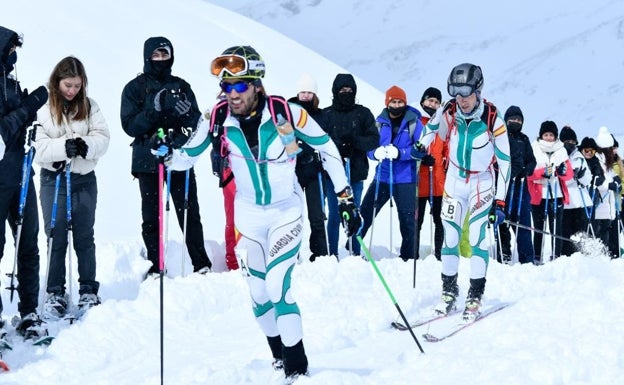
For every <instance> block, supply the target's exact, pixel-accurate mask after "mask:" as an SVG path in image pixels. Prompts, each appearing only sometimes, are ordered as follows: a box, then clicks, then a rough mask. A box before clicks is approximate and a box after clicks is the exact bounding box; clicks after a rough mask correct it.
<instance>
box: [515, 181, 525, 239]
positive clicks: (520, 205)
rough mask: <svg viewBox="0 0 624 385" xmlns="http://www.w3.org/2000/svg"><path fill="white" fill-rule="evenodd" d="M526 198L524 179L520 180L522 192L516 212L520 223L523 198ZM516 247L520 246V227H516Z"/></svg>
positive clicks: (519, 193) (519, 195)
mask: <svg viewBox="0 0 624 385" xmlns="http://www.w3.org/2000/svg"><path fill="white" fill-rule="evenodd" d="M523 197H524V178H521V179H520V191H519V192H518V210H517V211H516V220H517V221H518V222H520V214H521V213H522V198H523ZM515 233H516V245H517V244H518V239H517V237H518V226H516V231H515Z"/></svg>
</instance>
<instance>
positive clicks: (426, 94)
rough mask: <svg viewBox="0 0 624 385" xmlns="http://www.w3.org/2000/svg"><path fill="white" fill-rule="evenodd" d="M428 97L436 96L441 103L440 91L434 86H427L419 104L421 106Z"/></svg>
mask: <svg viewBox="0 0 624 385" xmlns="http://www.w3.org/2000/svg"><path fill="white" fill-rule="evenodd" d="M429 98H436V99H438V101H439V102H440V103H442V92H441V91H440V90H439V89H437V88H435V87H429V88H427V89H426V90H425V92H423V94H422V97H421V98H420V105H421V106H422V104H423V102H424V101H425V100H427V99H429Z"/></svg>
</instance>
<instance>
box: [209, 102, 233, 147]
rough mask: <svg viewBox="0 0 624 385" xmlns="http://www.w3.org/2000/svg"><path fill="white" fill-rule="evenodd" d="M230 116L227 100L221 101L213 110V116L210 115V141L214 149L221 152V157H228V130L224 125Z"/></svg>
mask: <svg viewBox="0 0 624 385" xmlns="http://www.w3.org/2000/svg"><path fill="white" fill-rule="evenodd" d="M228 114H229V109H228V104H227V100H221V101H220V102H219V103H217V104H216V105H215V106H214V108H213V109H212V114H211V115H210V131H209V134H210V141H211V142H212V147H213V148H215V149H216V148H219V149H220V152H221V156H222V157H225V156H227V153H228V150H227V144H226V142H225V138H224V136H225V134H226V128H225V126H224V125H223V122H225V119H226V118H227V116H228Z"/></svg>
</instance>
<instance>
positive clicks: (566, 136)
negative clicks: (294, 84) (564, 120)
mask: <svg viewBox="0 0 624 385" xmlns="http://www.w3.org/2000/svg"><path fill="white" fill-rule="evenodd" d="M559 140H561V141H562V142H565V141H566V140H574V143H578V139H577V138H576V132H574V130H573V129H572V127H570V126H564V127H563V128H562V129H561V133H560V134H559Z"/></svg>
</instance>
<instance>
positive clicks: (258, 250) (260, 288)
mask: <svg viewBox="0 0 624 385" xmlns="http://www.w3.org/2000/svg"><path fill="white" fill-rule="evenodd" d="M302 195H303V194H302V192H301V191H300V190H299V191H298V192H297V193H295V194H293V195H292V196H291V197H289V198H288V199H285V200H282V201H279V202H276V203H271V204H269V205H266V206H259V205H256V204H255V203H253V202H248V201H246V200H244V199H239V198H238V197H237V199H236V200H235V210H234V214H235V223H236V228H237V229H238V231H239V233H240V239H239V241H238V244H237V245H236V254H237V256H238V258H239V264H240V266H241V270H242V271H243V273H244V274H245V275H246V278H247V283H248V285H249V289H250V294H251V299H252V302H253V312H254V315H255V317H256V321H257V322H258V324H259V325H260V328H261V329H262V332H263V333H264V334H265V336H267V337H277V336H280V338H281V342H282V344H283V346H284V347H285V349H284V353H285V354H286V353H287V352H288V351H290V350H289V349H288V348H289V347H294V346H299V343H300V342H301V341H302V339H303V328H302V323H301V313H300V312H299V307H298V306H297V303H296V302H295V299H294V298H293V297H292V293H291V290H290V288H291V280H292V271H293V269H294V268H295V265H296V263H297V259H298V255H299V249H300V247H301V241H302V239H303V218H302V208H303V197H302ZM300 347H301V349H299V348H297V349H295V350H296V351H297V352H302V351H303V345H302V344H301V346H300ZM292 359H293V357H284V363H285V365H286V363H287V362H288V360H291V361H290V362H292ZM296 361H297V362H300V361H301V360H299V359H298V360H296ZM305 366H306V367H307V360H306V364H305ZM285 369H287V370H292V368H285Z"/></svg>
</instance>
